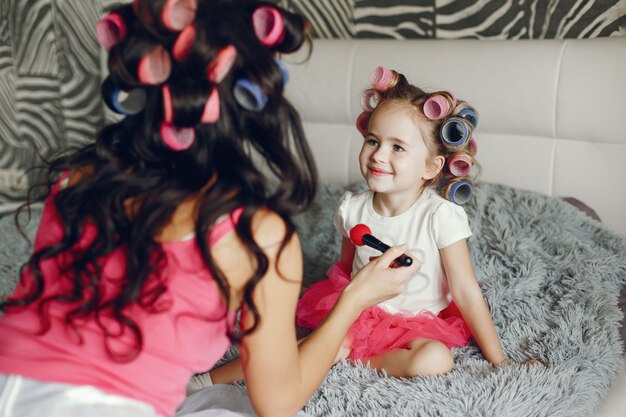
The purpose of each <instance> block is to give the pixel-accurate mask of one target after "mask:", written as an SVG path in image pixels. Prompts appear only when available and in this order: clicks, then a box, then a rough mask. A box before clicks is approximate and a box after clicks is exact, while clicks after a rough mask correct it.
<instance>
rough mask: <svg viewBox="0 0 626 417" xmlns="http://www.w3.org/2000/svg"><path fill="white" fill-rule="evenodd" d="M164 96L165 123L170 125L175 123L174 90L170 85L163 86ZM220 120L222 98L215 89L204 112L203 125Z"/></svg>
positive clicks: (201, 120) (201, 119)
mask: <svg viewBox="0 0 626 417" xmlns="http://www.w3.org/2000/svg"><path fill="white" fill-rule="evenodd" d="M161 93H162V94H163V97H162V99H163V121H164V122H165V123H168V124H172V123H173V122H174V106H173V104H172V90H171V89H170V86H169V85H165V86H163V89H162V90H161ZM219 118H220V96H219V94H218V92H217V89H216V88H214V89H213V90H211V93H210V94H209V98H208V99H207V101H206V104H205V105H204V109H203V110H202V117H201V118H200V122H201V123H215V122H217V121H218V120H219Z"/></svg>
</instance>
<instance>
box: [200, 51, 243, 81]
mask: <svg viewBox="0 0 626 417" xmlns="http://www.w3.org/2000/svg"><path fill="white" fill-rule="evenodd" d="M235 59H237V49H236V48H235V47H234V46H233V45H228V46H225V47H224V48H222V49H221V50H220V51H219V52H218V53H217V56H216V57H215V59H213V61H211V62H209V64H208V65H207V68H206V72H207V78H208V79H209V81H211V82H212V83H215V84H219V83H221V82H222V80H223V79H224V78H226V75H228V72H229V71H230V69H231V68H232V67H233V64H234V63H235Z"/></svg>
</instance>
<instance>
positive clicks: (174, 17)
mask: <svg viewBox="0 0 626 417" xmlns="http://www.w3.org/2000/svg"><path fill="white" fill-rule="evenodd" d="M197 8H198V4H197V1H196V0H167V1H166V2H165V5H164V6H163V10H162V11H161V21H162V22H163V25H164V26H165V27H166V28H168V29H169V30H172V31H174V32H178V31H181V30H183V29H184V28H185V26H187V25H189V24H190V23H191V22H193V21H194V19H195V18H196V9H197Z"/></svg>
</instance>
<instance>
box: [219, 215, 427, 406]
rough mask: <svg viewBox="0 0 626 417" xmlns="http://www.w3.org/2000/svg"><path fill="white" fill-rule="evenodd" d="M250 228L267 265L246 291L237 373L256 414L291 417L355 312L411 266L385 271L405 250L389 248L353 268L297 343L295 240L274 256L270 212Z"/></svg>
mask: <svg viewBox="0 0 626 417" xmlns="http://www.w3.org/2000/svg"><path fill="white" fill-rule="evenodd" d="M252 227H253V235H254V237H255V239H256V241H257V242H258V244H259V245H260V246H261V247H262V248H264V249H265V254H266V255H267V257H268V262H269V264H268V271H267V273H266V275H265V276H264V277H263V279H262V280H261V281H260V283H259V284H258V285H257V287H256V289H255V291H254V294H253V298H254V302H255V305H256V307H257V309H258V312H259V314H260V316H261V321H260V323H259V325H258V327H257V328H256V330H255V331H254V332H253V333H252V334H250V335H248V336H246V337H245V338H244V339H243V340H242V342H241V345H240V357H241V364H242V367H243V374H244V375H245V379H246V383H247V388H248V393H249V395H250V400H251V402H252V404H253V406H254V409H255V411H256V412H257V414H258V415H259V416H261V417H263V416H272V417H280V416H292V415H293V414H295V413H296V412H297V411H298V410H299V409H300V408H301V407H302V406H303V405H304V403H305V402H306V401H307V400H308V399H309V398H310V397H311V395H312V394H313V392H314V391H315V390H316V389H317V388H318V386H319V385H320V383H321V382H322V380H323V378H324V376H325V375H326V373H327V372H328V370H329V369H330V367H331V366H332V364H333V360H334V358H335V356H336V354H337V352H338V350H339V347H340V345H341V343H342V341H343V339H344V337H345V334H346V332H347V330H348V328H349V327H350V325H351V324H352V322H353V321H354V320H355V319H356V318H357V317H358V315H359V314H360V312H361V310H362V309H363V308H365V307H367V306H370V305H373V304H376V303H378V302H380V301H383V300H386V299H389V298H391V297H393V296H395V295H397V294H398V293H400V292H401V291H402V290H403V288H404V287H405V283H406V280H407V279H408V277H409V276H410V275H411V274H413V273H415V270H416V269H417V266H415V267H412V268H411V267H409V268H398V269H393V268H390V265H391V263H392V262H393V260H394V259H395V258H396V257H398V256H399V255H400V254H402V253H403V252H404V251H405V250H406V247H393V248H391V249H390V250H388V251H387V252H386V253H385V254H384V255H383V256H381V257H380V258H378V259H376V260H375V261H372V262H370V263H369V264H368V265H367V266H366V267H364V268H363V269H362V270H361V271H359V274H358V275H357V276H355V278H354V279H353V280H352V282H351V283H350V284H349V285H348V287H346V289H345V290H344V292H343V293H342V295H341V296H340V297H339V300H338V301H337V303H336V305H335V307H334V308H333V310H332V311H331V313H330V314H329V316H328V317H327V319H326V320H325V321H324V323H322V325H321V326H320V327H319V328H317V329H316V330H315V331H314V332H313V333H311V334H310V335H309V336H308V337H307V338H306V340H304V341H303V342H302V343H301V344H300V345H298V343H297V340H296V334H295V325H294V318H295V311H296V304H297V301H298V294H299V292H300V285H301V281H302V255H301V250H300V243H299V241H298V238H297V236H295V235H294V236H293V237H292V239H291V240H290V241H289V243H288V244H287V246H286V247H285V248H284V250H283V252H282V254H281V256H280V258H279V259H277V255H278V249H279V242H280V241H281V240H282V237H283V236H284V233H285V226H284V223H283V221H282V219H280V217H279V216H278V215H276V214H274V213H270V212H265V213H261V214H258V215H256V216H255V218H254V219H253V224H252ZM415 264H419V263H418V262H416V263H415ZM250 268H252V266H250ZM248 276H250V275H248ZM229 282H230V280H229ZM251 324H252V315H251V314H250V312H248V311H245V310H244V317H243V318H242V325H243V326H251Z"/></svg>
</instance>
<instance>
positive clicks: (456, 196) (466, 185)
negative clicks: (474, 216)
mask: <svg viewBox="0 0 626 417" xmlns="http://www.w3.org/2000/svg"><path fill="white" fill-rule="evenodd" d="M444 195H445V197H446V198H447V199H448V200H450V201H452V202H453V203H455V204H458V205H460V206H462V205H463V204H465V203H467V202H468V201H469V199H470V197H471V196H472V184H471V183H470V182H469V181H467V180H457V181H453V182H451V183H449V184H448V185H447V186H446V188H445V191H444Z"/></svg>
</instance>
